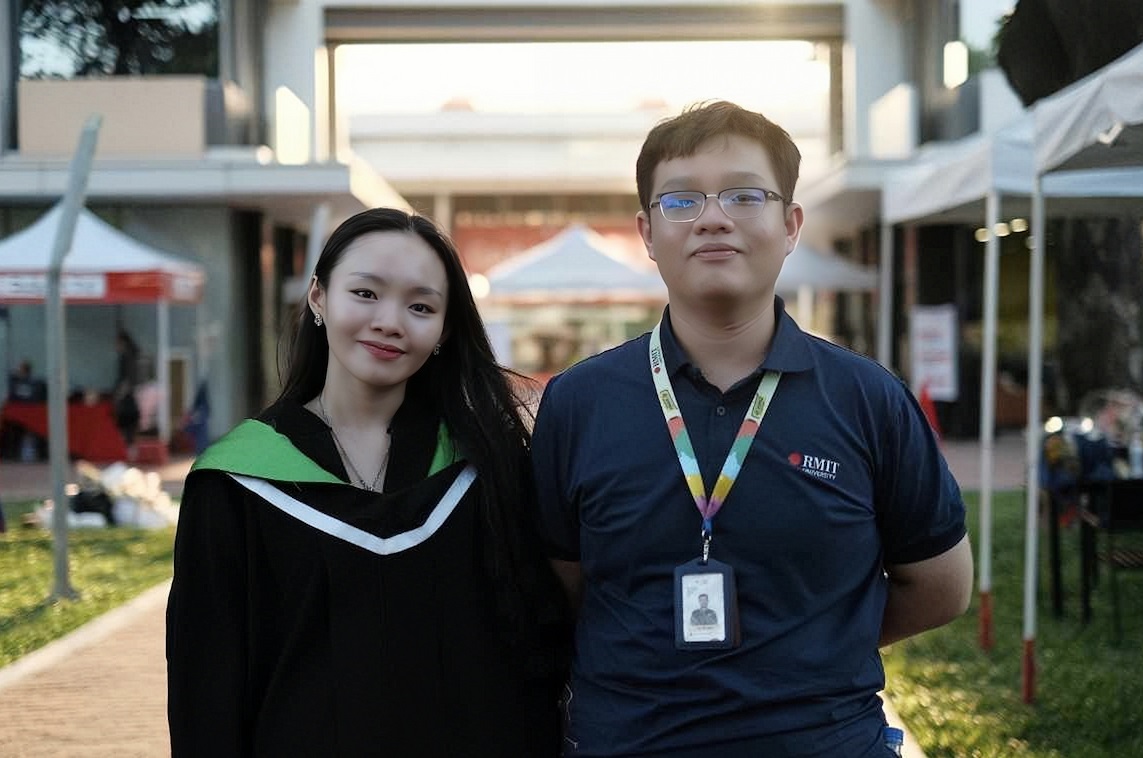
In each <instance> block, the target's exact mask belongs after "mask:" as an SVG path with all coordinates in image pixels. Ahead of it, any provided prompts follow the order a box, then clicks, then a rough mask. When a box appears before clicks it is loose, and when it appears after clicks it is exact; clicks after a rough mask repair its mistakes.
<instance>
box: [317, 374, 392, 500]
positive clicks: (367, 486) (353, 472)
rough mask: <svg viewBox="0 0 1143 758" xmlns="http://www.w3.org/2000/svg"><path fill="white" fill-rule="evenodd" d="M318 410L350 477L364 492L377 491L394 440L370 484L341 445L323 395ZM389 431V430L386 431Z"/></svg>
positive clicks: (386, 450) (387, 448)
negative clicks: (323, 400) (326, 410)
mask: <svg viewBox="0 0 1143 758" xmlns="http://www.w3.org/2000/svg"><path fill="white" fill-rule="evenodd" d="M317 401H318V410H320V411H321V418H322V421H324V422H325V425H326V426H328V427H329V433H330V435H331V436H332V437H333V444H334V446H335V447H336V448H337V452H338V453H339V454H340V455H341V459H342V460H343V461H345V467H346V468H347V469H349V475H350V476H352V477H353V478H354V479H356V480H357V484H358V486H359V487H361V488H362V489H364V490H368V491H369V492H376V491H377V484H378V483H379V482H380V481H381V475H382V474H384V473H385V467H386V466H387V465H388V463H389V451H390V450H392V449H393V442H392V440H390V441H389V445H388V447H386V448H385V456H384V457H383V458H382V459H381V468H379V469H377V475H376V476H375V477H373V482H372V483H368V482H366V481H365V477H363V476H362V475H361V472H360V471H358V470H357V466H354V465H353V459H352V458H350V457H349V453H347V452H345V446H344V445H342V444H341V440H340V439H339V438H338V436H337V430H336V429H334V428H333V422H332V421H330V419H329V414H328V413H326V412H325V403H323V402H322V399H321V395H320V394H319V395H318V398H317ZM386 431H388V430H386Z"/></svg>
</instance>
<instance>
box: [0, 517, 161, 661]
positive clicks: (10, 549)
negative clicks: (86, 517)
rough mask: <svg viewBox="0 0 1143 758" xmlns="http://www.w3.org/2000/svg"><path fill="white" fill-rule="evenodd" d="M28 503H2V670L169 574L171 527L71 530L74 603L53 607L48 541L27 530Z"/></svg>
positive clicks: (41, 532)
mask: <svg viewBox="0 0 1143 758" xmlns="http://www.w3.org/2000/svg"><path fill="white" fill-rule="evenodd" d="M34 505H35V504H34V503H14V504H11V505H9V504H7V503H5V504H4V506H3V507H4V513H5V517H6V521H7V524H8V531H7V533H5V534H0V666H4V665H6V664H8V663H11V662H12V661H14V660H16V659H17V658H19V657H20V656H22V655H26V654H27V653H30V652H31V651H33V650H35V649H37V648H40V647H43V646H44V645H46V644H47V643H49V642H51V641H52V640H55V639H58V638H60V637H62V636H64V635H65V634H67V633H68V632H71V631H73V630H74V629H76V628H78V627H79V626H81V625H83V624H84V623H85V622H87V621H90V620H91V619H93V618H95V617H96V616H99V615H100V614H102V613H105V612H106V611H109V610H111V609H112V608H115V607H117V606H119V605H122V604H123V603H125V602H127V601H128V600H130V599H131V598H133V597H135V596H136V595H138V594H140V593H141V592H143V591H144V590H146V589H148V588H150V587H153V586H154V585H156V584H158V583H159V582H162V581H164V580H166V579H168V578H170V576H171V565H172V563H171V554H172V548H173V546H174V533H175V531H174V528H173V527H172V528H167V529H155V530H144V529H126V528H111V529H74V530H71V531H70V532H69V534H68V547H69V550H68V552H69V556H70V560H69V578H70V580H71V586H72V587H73V588H74V589H75V590H76V591H77V592H78V593H79V597H78V598H77V599H75V600H60V601H58V602H52V601H50V600H49V596H50V594H51V592H52V587H53V585H54V573H53V557H52V538H51V533H50V532H49V531H46V530H43V529H25V528H22V527H21V525H20V522H21V516H22V515H23V514H24V513H27V512H29V511H31V510H32V508H33V506H34Z"/></svg>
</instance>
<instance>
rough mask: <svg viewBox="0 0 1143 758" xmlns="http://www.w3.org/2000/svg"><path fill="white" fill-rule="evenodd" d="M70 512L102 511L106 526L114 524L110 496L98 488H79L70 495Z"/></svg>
mask: <svg viewBox="0 0 1143 758" xmlns="http://www.w3.org/2000/svg"><path fill="white" fill-rule="evenodd" d="M71 510H72V513H102V514H103V517H104V518H105V519H107V525H108V526H115V516H114V514H113V513H112V511H111V498H109V497H107V494H106V493H104V492H100V491H99V490H80V491H79V492H77V493H75V494H74V495H72V497H71Z"/></svg>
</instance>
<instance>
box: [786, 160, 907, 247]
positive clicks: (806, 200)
mask: <svg viewBox="0 0 1143 758" xmlns="http://www.w3.org/2000/svg"><path fill="white" fill-rule="evenodd" d="M903 163H904V161H899V160H841V161H839V162H837V163H836V164H835V165H834V166H832V167H831V168H830V169H828V170H826V171H825V172H823V173H821V174H818V175H816V176H814V177H812V178H810V179H808V180H807V181H806V184H805V186H804V187H803V188H802V189H800V190H798V192H797V193H796V199H797V200H798V202H799V203H801V204H802V207H804V208H805V209H806V223H805V227H804V229H803V231H802V237H803V239H805V240H806V242H809V243H811V244H813V245H815V246H817V247H821V248H823V249H832V243H833V240H835V239H837V238H838V237H849V236H852V235H853V234H855V233H856V232H857V231H858V230H860V229H862V228H864V227H869V226H875V225H877V224H879V223H880V219H881V187H882V183H883V182H884V181H885V173H886V171H888V170H889V169H890V168H894V167H897V166H901V165H902V164H903Z"/></svg>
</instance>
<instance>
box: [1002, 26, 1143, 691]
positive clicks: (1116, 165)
mask: <svg viewBox="0 0 1143 758" xmlns="http://www.w3.org/2000/svg"><path fill="white" fill-rule="evenodd" d="M1032 114H1033V117H1034V132H1033V137H1032V140H1033V146H1034V172H1035V178H1034V182H1033V196H1032V240H1033V245H1032V268H1031V282H1030V285H1029V294H1030V302H1029V314H1028V319H1029V326H1030V329H1029V334H1028V436H1027V461H1028V471H1027V475H1028V486H1027V497H1028V500H1027V516H1026V529H1027V538H1026V540H1025V546H1026V553H1025V557H1024V700H1025V701H1026V702H1029V701H1031V700H1032V699H1033V697H1034V692H1035V657H1034V644H1035V637H1036V602H1035V601H1036V580H1037V572H1036V566H1037V553H1038V549H1037V537H1038V532H1037V526H1036V524H1037V502H1036V487H1037V480H1036V475H1037V471H1038V469H1039V465H1040V445H1039V436H1040V398H1041V395H1042V391H1043V390H1042V376H1041V363H1042V360H1043V345H1042V344H1041V340H1042V334H1043V326H1042V323H1043V313H1044V224H1045V212H1044V198H1045V196H1048V195H1049V192H1048V188H1049V186H1050V185H1051V182H1052V181H1053V180H1054V179H1055V177H1056V176H1058V175H1059V174H1057V173H1056V172H1059V171H1067V170H1070V169H1078V170H1085V171H1098V170H1102V169H1120V170H1119V171H1114V170H1113V171H1109V172H1108V173H1110V174H1113V175H1118V176H1124V175H1128V174H1129V173H1130V169H1132V168H1134V169H1135V170H1138V171H1140V172H1143V44H1141V45H1138V46H1136V47H1135V48H1134V49H1132V50H1130V51H1128V52H1127V53H1125V54H1124V55H1122V56H1121V57H1120V58H1118V59H1117V60H1115V61H1113V62H1111V63H1109V64H1108V65H1106V66H1104V67H1103V68H1102V69H1100V70H1099V71H1096V72H1094V73H1092V74H1091V75H1089V76H1087V77H1085V78H1083V79H1081V80H1080V81H1078V82H1076V83H1074V84H1072V85H1071V86H1069V87H1066V88H1065V89H1063V90H1060V91H1059V92H1057V93H1056V94H1054V95H1052V96H1050V97H1046V98H1044V99H1043V100H1041V101H1039V102H1038V103H1036V104H1035V105H1034V106H1033V108H1032ZM1133 187H1134V193H1133V196H1134V197H1137V198H1138V197H1143V181H1136V182H1135V183H1134V185H1133ZM1138 207H1139V206H1138V205H1136V208H1138Z"/></svg>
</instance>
